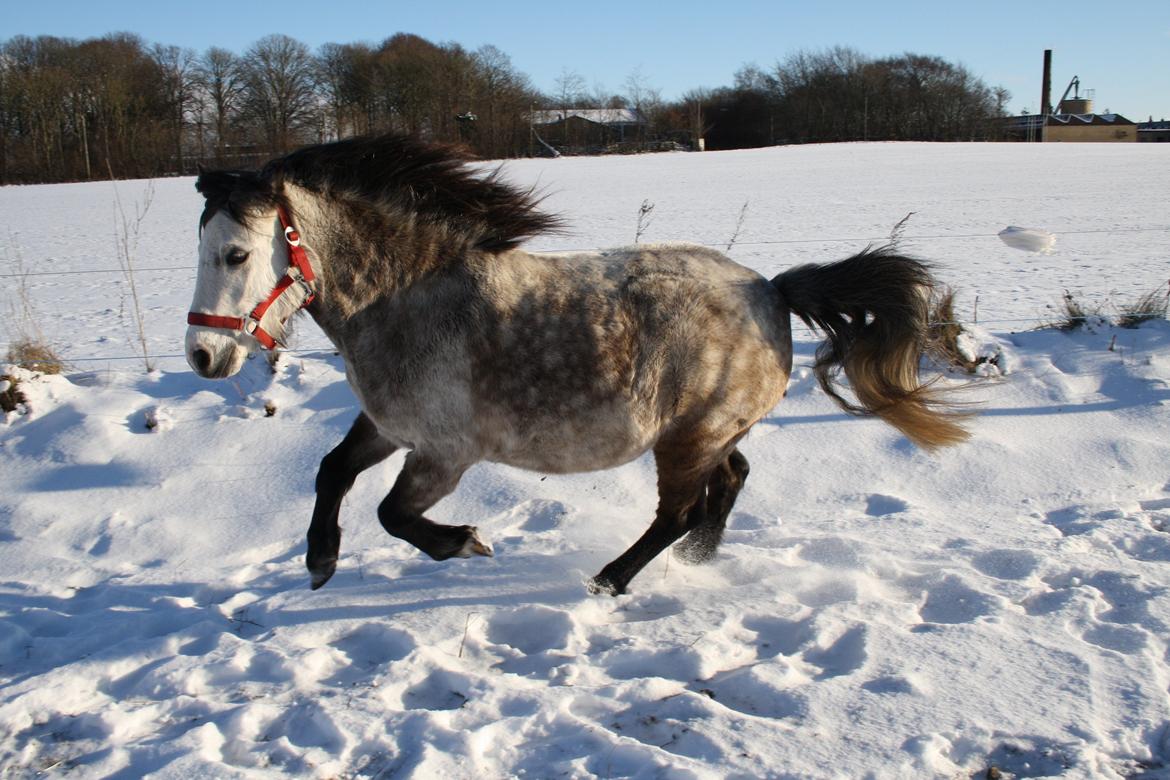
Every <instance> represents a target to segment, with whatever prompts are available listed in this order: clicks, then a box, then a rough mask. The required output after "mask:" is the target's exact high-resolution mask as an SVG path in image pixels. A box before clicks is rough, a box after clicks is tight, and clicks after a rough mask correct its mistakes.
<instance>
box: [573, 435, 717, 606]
mask: <svg viewBox="0 0 1170 780" xmlns="http://www.w3.org/2000/svg"><path fill="white" fill-rule="evenodd" d="M654 459H655V461H656V463H657V465H658V512H657V514H656V515H655V517H654V522H653V523H652V524H651V525H650V528H649V529H648V530H647V531H646V533H644V534H642V536H641V538H639V539H638V541H636V542H634V544H633V546H631V547H630V549H628V550H626V551H625V552H624V553H622V554H621V555H620V556H619V557H618V558H617V559H616V560H614V561H612V562H610V563H609V564H607V565H606V567H605V568H604V569H602V570H601V573H600V574H598V575H597V576H596V577H594V578H593V579H592V580H591V581H590V583H589V589H590V590H591V591H592V592H594V593H608V594H610V595H614V596H616V595H618V594H620V593H625V592H626V586H627V585H629V583H630V580H632V579H633V578H634V576H635V575H636V574H637V573H638V572H639V571H641V570H642V568H643V567H644V566H645V565H646V564H648V563H649V562H650V561H652V560H653V559H654V557H655V556H656V555H658V553H660V552H662V551H663V550H665V549H666V548H667V547H669V546H670V545H672V544H674V542H675V541H677V540H678V539H679V537H681V536H682V535H683V534H685V533H686V532H687V531H688V530H689V529H692V528H695V527H698V526H700V525H702V524H703V522H704V521H705V519H706V516H707V502H706V500H705V499H704V491H705V489H706V486H707V481H708V479H709V478H710V475H711V471H712V468H713V464H714V463H718V462H719V456H718V455H716V456H715V457H711V458H704V457H702V456H694V455H693V454H690V453H686V454H684V455H681V456H680V454H679V453H678V451H677V450H673V451H672V449H668V448H665V447H662V446H659V447H656V448H655V449H654Z"/></svg>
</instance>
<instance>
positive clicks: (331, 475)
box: [305, 413, 397, 590]
mask: <svg viewBox="0 0 1170 780" xmlns="http://www.w3.org/2000/svg"><path fill="white" fill-rule="evenodd" d="M396 449H397V447H395V446H394V445H393V444H391V443H390V442H388V441H386V439H384V438H382V436H381V434H379V433H378V429H377V428H375V427H374V424H373V423H372V422H370V418H369V417H366V415H365V414H364V413H363V414H359V415H358V417H357V419H356V420H354V423H353V426H352V427H351V428H350V429H349V433H347V434H346V435H345V438H344V439H342V440H341V444H338V445H337V446H336V447H335V448H334V449H333V450H332V451H331V452H330V453H329V454H328V455H326V456H325V457H324V458H322V459H321V468H320V469H319V470H318V471H317V503H316V504H315V505H314V506H313V521H312V522H311V523H310V524H309V553H308V555H307V556H305V565H307V566H308V568H309V573H310V575H312V588H313V590H316V589H317V588H319V587H321V586H322V585H324V584H325V583H326V582H328V581H329V578H330V577H332V576H333V571H334V570H335V569H336V568H337V555H338V551H339V550H340V548H341V527H340V526H339V525H338V524H337V514H338V512H339V511H340V510H341V500H342V499H343V498H345V494H346V493H348V492H349V489H350V488H351V487H353V482H354V480H355V479H357V475H358V474H360V473H362V472H363V471H365V470H366V469H368V468H369V467H371V466H373V465H375V464H377V463H380V462H382V461H383V460H385V459H386V458H388V457H389V456H390V455H391V454H392V453H393V452H394V450H396Z"/></svg>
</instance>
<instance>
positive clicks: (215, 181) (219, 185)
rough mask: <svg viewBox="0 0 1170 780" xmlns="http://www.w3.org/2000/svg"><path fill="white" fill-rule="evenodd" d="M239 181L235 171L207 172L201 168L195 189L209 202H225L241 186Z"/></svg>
mask: <svg viewBox="0 0 1170 780" xmlns="http://www.w3.org/2000/svg"><path fill="white" fill-rule="evenodd" d="M239 181H240V177H239V174H238V173H236V172H235V171H207V170H203V168H202V166H201V167H200V169H199V178H197V179H195V189H197V190H198V191H199V192H200V193H201V194H202V195H203V197H205V198H207V199H208V200H224V199H226V198H227V196H228V195H229V194H230V193H231V191H232V190H234V189H236V187H238V186H239Z"/></svg>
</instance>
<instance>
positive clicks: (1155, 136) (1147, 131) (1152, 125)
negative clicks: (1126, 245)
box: [1137, 117, 1170, 143]
mask: <svg viewBox="0 0 1170 780" xmlns="http://www.w3.org/2000/svg"><path fill="white" fill-rule="evenodd" d="M1137 139H1138V141H1139V142H1141V143H1166V142H1168V141H1170V122H1167V121H1166V120H1165V119H1162V120H1159V121H1157V122H1155V121H1154V118H1153V117H1150V121H1148V122H1141V123H1139V124H1138V126H1137Z"/></svg>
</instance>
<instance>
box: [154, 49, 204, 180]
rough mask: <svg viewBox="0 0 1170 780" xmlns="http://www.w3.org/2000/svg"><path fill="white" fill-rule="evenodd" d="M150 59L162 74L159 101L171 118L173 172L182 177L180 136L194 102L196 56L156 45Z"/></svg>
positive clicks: (184, 51)
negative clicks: (160, 98)
mask: <svg viewBox="0 0 1170 780" xmlns="http://www.w3.org/2000/svg"><path fill="white" fill-rule="evenodd" d="M150 57H151V59H152V60H154V63H155V65H157V66H158V69H159V71H160V73H161V80H160V85H161V87H162V97H163V100H164V101H165V102H166V105H167V108H168V113H169V114H170V123H171V131H172V133H173V134H174V136H173V143H174V151H175V168H176V170H177V171H178V172H179V173H183V167H184V166H183V135H184V130H185V129H186V127H187V118H188V115H189V113H190V112H191V110H192V109H193V108H194V102H195V89H196V79H195V71H196V68H195V65H196V57H195V52H194V51H192V50H191V49H183V48H180V47H178V46H163V45H161V44H157V43H156V44H155V45H154V46H153V47H152V48H151V50H150Z"/></svg>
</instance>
